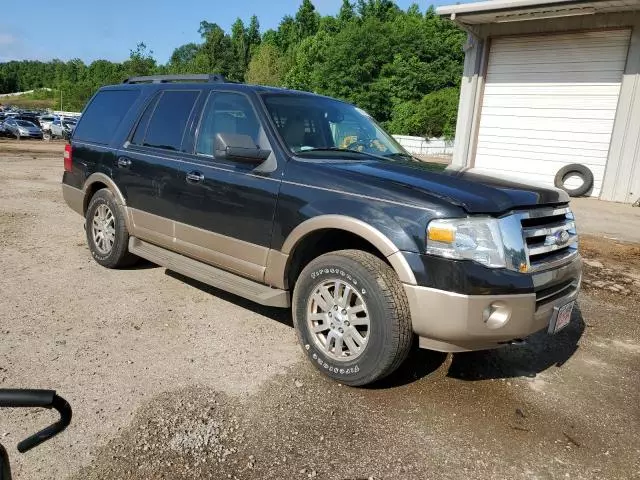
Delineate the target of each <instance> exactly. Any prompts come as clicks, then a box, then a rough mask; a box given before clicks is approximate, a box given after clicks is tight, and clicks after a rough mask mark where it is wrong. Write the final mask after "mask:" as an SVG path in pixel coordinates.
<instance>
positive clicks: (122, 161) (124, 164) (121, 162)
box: [118, 157, 131, 168]
mask: <svg viewBox="0 0 640 480" xmlns="http://www.w3.org/2000/svg"><path fill="white" fill-rule="evenodd" d="M130 166H131V160H129V159H128V158H125V157H120V158H119V159H118V167H119V168H129V167H130Z"/></svg>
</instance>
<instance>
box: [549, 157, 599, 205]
mask: <svg viewBox="0 0 640 480" xmlns="http://www.w3.org/2000/svg"><path fill="white" fill-rule="evenodd" d="M569 177H580V178H581V179H582V185H580V186H579V187H578V188H573V189H571V188H566V187H565V186H564V182H565V181H566V180H567V178H569ZM554 184H555V186H556V187H557V188H561V189H562V190H564V191H565V192H567V193H568V194H569V196H570V197H581V196H582V195H584V194H586V193H587V192H588V191H589V190H591V187H593V173H591V170H589V169H588V168H587V167H585V166H584V165H580V164H578V163H572V164H571V165H566V166H564V167H562V168H561V169H560V170H558V173H557V174H556V178H555V179H554Z"/></svg>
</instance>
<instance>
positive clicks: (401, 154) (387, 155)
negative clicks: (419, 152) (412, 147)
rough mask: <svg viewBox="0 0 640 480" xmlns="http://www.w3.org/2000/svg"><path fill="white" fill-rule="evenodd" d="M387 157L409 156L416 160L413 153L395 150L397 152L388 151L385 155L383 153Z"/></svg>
mask: <svg viewBox="0 0 640 480" xmlns="http://www.w3.org/2000/svg"><path fill="white" fill-rule="evenodd" d="M383 156H384V157H386V158H398V157H400V158H407V159H409V160H415V159H416V157H414V156H413V155H411V154H410V153H404V152H395V153H387V154H385V155H383Z"/></svg>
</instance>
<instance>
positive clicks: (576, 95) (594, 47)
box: [475, 30, 630, 196]
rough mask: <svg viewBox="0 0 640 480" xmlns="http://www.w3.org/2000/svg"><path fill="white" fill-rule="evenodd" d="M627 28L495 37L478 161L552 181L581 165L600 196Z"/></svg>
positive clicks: (531, 178) (515, 174) (511, 173)
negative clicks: (572, 165) (564, 169)
mask: <svg viewBox="0 0 640 480" xmlns="http://www.w3.org/2000/svg"><path fill="white" fill-rule="evenodd" d="M629 38H630V31H629V30H608V31H597V32H583V33H568V34H557V35H556V34H553V35H536V36H522V37H503V38H496V39H493V41H492V42H491V49H490V54H489V65H488V69H487V77H486V82H485V89H484V96H483V101H482V110H481V113H480V129H479V136H478V145H477V149H476V157H475V166H476V167H477V168H479V169H483V170H484V169H488V170H491V171H492V172H493V173H499V174H502V175H505V176H512V177H518V178H525V179H527V180H529V181H532V182H536V183H543V184H547V185H553V180H554V177H555V175H556V173H557V172H558V170H560V168H561V167H563V166H564V165H567V164H570V163H580V164H583V165H586V166H587V167H589V169H591V171H592V172H593V176H594V179H595V181H594V188H593V192H592V195H593V196H598V195H599V194H600V188H601V186H602V178H603V176H604V169H605V165H606V163H607V154H608V151H609V141H610V139H611V131H612V129H613V120H614V117H615V113H616V107H617V104H618V95H619V92H620V82H621V80H622V74H623V71H624V67H625V61H626V57H627V49H628V46H629Z"/></svg>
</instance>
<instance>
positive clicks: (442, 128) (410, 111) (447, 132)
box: [387, 87, 460, 138]
mask: <svg viewBox="0 0 640 480" xmlns="http://www.w3.org/2000/svg"><path fill="white" fill-rule="evenodd" d="M459 95H460V90H459V89H458V88H455V87H450V88H443V89H441V90H438V91H435V92H433V93H430V94H428V95H426V96H425V97H424V98H422V100H420V101H413V100H412V101H409V102H405V103H401V104H399V105H398V106H397V107H396V108H395V109H394V112H393V119H392V120H391V121H390V122H389V123H388V124H387V128H388V129H389V130H390V131H391V132H392V133H399V134H404V135H416V136H421V137H426V138H430V137H446V138H452V137H453V136H454V133H455V128H456V116H457V112H458V97H459Z"/></svg>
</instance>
